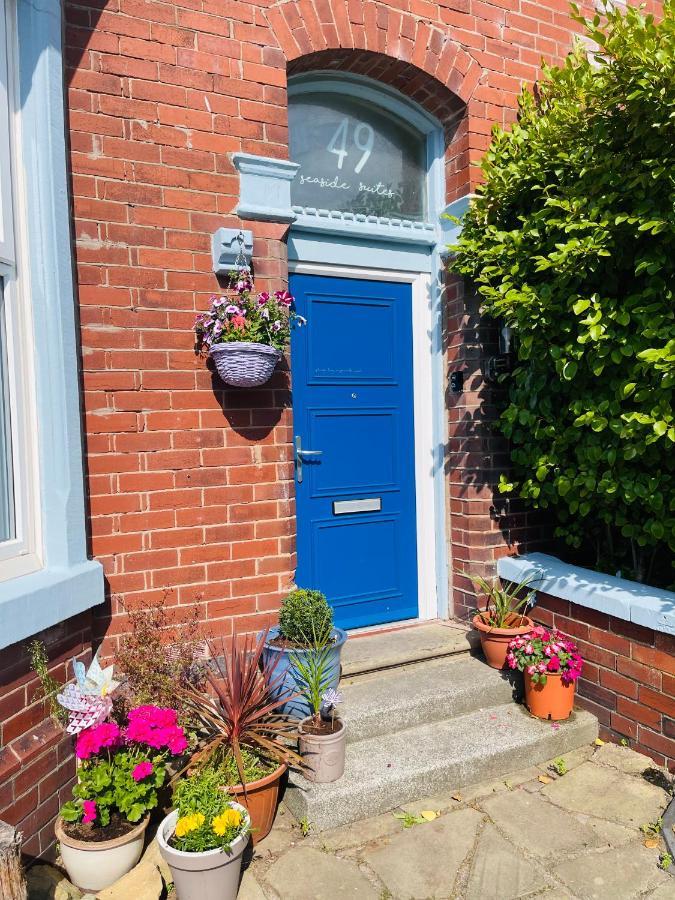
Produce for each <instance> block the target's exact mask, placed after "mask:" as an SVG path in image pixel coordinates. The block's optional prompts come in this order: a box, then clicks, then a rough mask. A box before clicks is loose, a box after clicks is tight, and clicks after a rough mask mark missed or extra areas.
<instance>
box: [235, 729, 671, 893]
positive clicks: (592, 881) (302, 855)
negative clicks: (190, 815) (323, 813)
mask: <svg viewBox="0 0 675 900" xmlns="http://www.w3.org/2000/svg"><path fill="white" fill-rule="evenodd" d="M564 760H565V765H566V768H567V772H566V773H565V774H564V775H559V774H557V773H556V772H555V770H554V768H553V767H552V766H549V765H546V764H544V765H542V766H538V767H535V768H531V769H527V770H526V771H523V772H519V773H515V774H513V775H511V776H507V777H506V778H504V779H500V780H499V781H495V782H490V783H485V784H481V785H477V786H475V787H472V788H468V789H464V790H462V791H461V792H460V793H454V794H453V793H452V792H448V793H446V794H442V795H439V796H436V797H431V798H425V799H420V801H418V802H416V803H413V804H409V805H408V806H406V807H404V808H403V810H399V811H398V812H399V813H401V812H409V813H410V814H411V816H416V817H417V818H418V819H421V821H420V823H419V824H414V825H412V826H411V827H409V828H404V827H403V820H402V819H400V818H396V817H395V816H394V815H393V814H387V815H383V816H377V817H375V818H372V819H366V820H365V821H362V822H358V823H355V824H354V825H346V826H343V827H342V828H337V829H334V830H333V831H326V832H322V833H320V834H316V835H314V834H312V833H311V830H310V833H309V834H308V835H307V836H304V837H303V835H302V834H301V832H300V829H299V828H298V827H297V825H294V824H293V820H292V819H291V817H290V816H289V815H288V813H286V812H285V811H284V810H283V808H282V810H281V811H280V814H279V816H278V818H277V822H276V824H275V827H274V829H273V831H272V833H271V834H270V835H269V837H268V838H266V839H265V840H264V841H261V842H260V844H259V845H258V847H257V849H256V852H255V855H254V857H253V859H252V861H251V863H250V865H249V867H248V869H247V871H246V873H245V875H244V880H243V883H242V887H241V891H240V893H239V900H340V898H347V897H354V898H359V900H371V898H372V900H409V898H420V900H446V898H451V900H515V898H520V897H523V898H547V900H632V898H638V897H645V898H646V897H648V898H652V900H675V875H671V874H667V873H666V872H664V871H662V870H661V869H660V868H659V858H660V854H661V853H662V852H663V850H664V847H665V845H664V844H663V842H662V840H660V839H658V838H656V839H654V838H652V839H651V840H650V839H649V837H648V836H646V835H645V833H644V832H643V831H642V830H641V826H646V825H648V824H650V823H653V822H656V821H657V820H658V819H659V817H660V816H661V815H662V814H663V811H664V810H665V807H666V806H667V804H668V801H669V797H670V794H669V779H668V778H667V777H666V776H665V775H664V773H663V772H661V771H660V770H658V769H655V768H654V767H653V764H652V763H651V760H649V759H647V758H646V757H644V756H640V755H639V754H637V753H633V752H632V751H631V750H628V749H626V748H623V747H616V746H614V745H611V744H604V745H602V746H593V747H587V748H582V749H581V750H578V751H574V752H573V753H569V754H567V755H566V756H565V757H564ZM423 811H424V812H426V811H432V812H435V813H438V814H439V815H438V816H437V817H436V818H434V819H433V820H430V821H426V820H423V819H422V818H421V817H420V815H419V814H420V813H421V812H423ZM428 818H430V817H428ZM310 824H311V823H310ZM645 841H646V842H647V844H648V846H645ZM672 868H673V870H675V862H673V866H672Z"/></svg>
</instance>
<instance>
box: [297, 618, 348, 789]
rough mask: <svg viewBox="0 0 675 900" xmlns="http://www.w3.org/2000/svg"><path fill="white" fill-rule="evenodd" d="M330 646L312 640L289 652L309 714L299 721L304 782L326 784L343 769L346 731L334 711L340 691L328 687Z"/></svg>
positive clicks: (337, 776)
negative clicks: (306, 646)
mask: <svg viewBox="0 0 675 900" xmlns="http://www.w3.org/2000/svg"><path fill="white" fill-rule="evenodd" d="M331 650H332V648H331V646H330V644H327V643H326V639H325V635H324V638H323V639H322V640H318V639H317V638H314V639H313V644H312V646H311V647H310V649H309V650H307V651H304V652H303V653H302V654H293V655H292V657H291V659H292V665H293V669H294V671H295V677H296V679H297V684H298V686H299V688H300V691H301V692H302V695H303V697H304V698H305V700H306V701H307V703H308V704H309V708H310V710H311V714H310V715H309V716H307V717H306V718H305V719H303V720H302V722H301V723H300V736H299V738H298V748H299V750H300V756H301V757H302V762H303V766H304V768H303V773H302V774H303V775H304V776H305V778H307V779H308V781H314V782H318V783H319V784H327V783H328V782H330V781H337V779H338V778H341V777H342V775H343V773H344V770H345V750H346V744H347V730H346V728H345V724H344V722H343V721H342V720H341V719H339V718H338V717H336V715H335V710H336V707H337V705H338V704H339V703H341V702H342V694H340V693H339V692H338V691H336V690H335V689H334V688H332V687H330V684H329V683H330V681H331V677H330V676H331Z"/></svg>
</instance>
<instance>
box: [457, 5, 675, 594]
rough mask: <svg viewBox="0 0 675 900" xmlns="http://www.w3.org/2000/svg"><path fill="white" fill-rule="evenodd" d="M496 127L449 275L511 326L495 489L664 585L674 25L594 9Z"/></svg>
mask: <svg viewBox="0 0 675 900" xmlns="http://www.w3.org/2000/svg"><path fill="white" fill-rule="evenodd" d="M572 9H573V17H574V18H575V19H576V20H577V21H579V22H582V23H583V24H584V28H585V30H586V35H587V38H589V39H590V41H592V42H595V45H597V46H598V47H599V50H598V51H597V52H590V51H589V50H588V42H587V43H586V44H583V43H581V42H579V44H578V46H577V47H576V49H575V51H574V52H573V53H572V54H571V55H570V57H569V58H568V60H567V61H566V64H565V65H564V66H563V67H561V68H553V69H549V68H546V69H545V70H544V72H543V76H542V80H541V82H540V83H539V84H538V85H537V89H536V91H535V92H534V95H533V94H532V93H530V92H528V91H524V92H523V94H522V96H521V98H520V107H519V118H518V122H517V124H515V125H514V126H513V127H512V128H511V129H510V130H509V131H503V130H501V129H500V128H495V130H494V132H493V138H492V143H491V145H490V148H489V150H488V153H487V155H486V157H485V159H484V162H483V165H482V168H483V173H484V185H483V187H482V188H481V189H479V193H478V197H477V198H476V200H475V201H474V202H473V204H472V206H471V208H470V210H469V212H468V213H467V215H466V216H465V218H464V228H463V232H462V235H461V238H460V240H459V243H458V245H457V246H455V247H454V248H453V249H454V251H455V256H454V257H453V259H452V261H451V263H450V266H451V269H452V270H454V271H455V272H458V273H461V274H462V275H464V276H466V277H467V278H468V279H469V281H470V282H471V283H472V284H473V286H474V287H475V289H476V290H477V292H478V294H479V296H480V298H481V302H482V308H483V311H484V312H485V313H486V314H487V315H488V316H492V317H494V318H496V319H499V320H501V321H506V322H507V323H508V324H510V325H512V326H513V327H514V328H515V333H516V336H517V337H516V346H517V360H516V368H515V371H514V372H513V374H512V375H510V376H508V377H507V379H506V383H505V387H506V388H507V394H508V398H507V401H506V403H505V405H504V408H503V410H502V413H501V418H500V428H501V431H502V432H503V433H504V434H505V435H506V436H507V437H508V438H509V441H510V447H511V461H512V468H511V471H510V472H509V473H508V474H504V475H502V477H501V482H500V485H499V490H500V491H501V492H502V493H505V494H512V495H514V496H519V497H522V498H524V500H525V501H526V502H527V503H529V504H531V505H532V506H535V507H548V508H550V509H552V510H554V511H555V519H556V522H557V524H558V530H557V534H558V536H560V537H563V538H564V539H565V540H566V541H567V543H568V544H570V545H572V546H573V547H576V548H583V550H584V552H587V553H588V552H589V551H591V552H592V554H593V561H594V563H595V564H596V565H598V566H599V567H601V568H605V569H606V570H607V571H612V572H613V571H615V570H616V569H617V568H620V569H621V570H622V573H623V574H624V575H626V576H627V577H634V578H638V579H639V580H652V581H660V582H661V583H665V584H669V583H671V582H672V578H673V572H672V568H671V566H672V565H673V551H674V550H675V421H674V418H673V386H674V385H675V319H674V310H673V283H674V278H673V276H674V274H675V216H674V207H675V27H674V16H673V12H674V9H675V3H674V0H666V2H665V4H664V11H663V19H662V20H661V21H660V22H656V21H654V19H653V18H652V17H651V16H645V15H644V14H642V13H640V12H638V11H636V10H635V9H631V8H628V9H627V10H626V11H625V12H623V13H621V12H619V11H614V10H612V8H611V7H610V6H607V7H606V8H605V10H604V12H603V15H602V16H600V15H596V17H595V18H594V19H593V20H592V21H587V20H584V19H583V18H581V17H580V16H579V14H578V10H577V9H576V8H575V7H572Z"/></svg>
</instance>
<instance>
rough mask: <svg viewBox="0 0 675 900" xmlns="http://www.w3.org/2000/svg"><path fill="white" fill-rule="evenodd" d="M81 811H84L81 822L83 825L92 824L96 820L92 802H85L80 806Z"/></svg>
mask: <svg viewBox="0 0 675 900" xmlns="http://www.w3.org/2000/svg"><path fill="white" fill-rule="evenodd" d="M82 809H83V810H84V815H83V816H82V821H83V822H84V823H85V824H87V823H89V822H93V821H94V820H95V819H96V804H95V803H94V801H93V800H85V801H84V802H83V804H82Z"/></svg>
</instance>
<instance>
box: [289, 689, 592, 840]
mask: <svg viewBox="0 0 675 900" xmlns="http://www.w3.org/2000/svg"><path fill="white" fill-rule="evenodd" d="M597 733H598V723H597V720H596V719H595V717H594V716H592V715H591V714H590V713H587V712H584V711H583V710H577V711H575V712H574V713H573V714H572V717H571V718H570V719H569V720H568V721H567V722H563V723H560V725H559V727H557V728H556V727H553V725H552V723H551V722H544V721H541V720H539V719H534V718H533V717H531V716H530V715H529V713H528V712H527V711H526V710H525V709H524V708H523V707H522V706H519V705H517V704H515V703H510V704H508V705H500V706H493V707H488V708H485V709H478V710H474V711H473V712H471V713H468V714H466V715H462V716H457V717H455V718H451V719H445V720H443V721H440V722H434V723H432V724H425V725H418V726H417V727H415V728H408V729H406V730H404V731H399V732H397V733H396V734H384V735H378V736H376V737H371V738H368V739H366V740H363V741H357V742H356V743H352V744H349V745H348V747H347V759H346V766H345V774H344V775H343V777H342V778H341V779H340V780H339V781H335V782H333V783H332V784H311V783H309V782H308V781H306V780H305V779H304V778H303V777H302V776H301V775H299V774H297V773H296V772H292V773H291V775H290V778H289V783H288V786H287V788H286V792H285V795H284V803H285V804H286V806H287V807H288V809H289V810H290V811H291V813H292V814H293V815H294V816H295V817H296V818H297V819H303V818H304V819H306V820H307V821H308V822H310V823H311V824H312V827H313V828H314V829H315V830H316V831H323V830H325V829H327V828H335V827H337V826H338V825H346V824H348V823H350V822H356V821H359V820H360V819H364V818H367V817H369V816H375V815H379V814H381V813H384V812H388V811H390V810H393V809H396V808H397V807H398V806H400V805H401V804H404V803H410V802H412V801H414V800H418V799H421V798H424V797H428V796H431V795H433V794H435V793H437V792H439V791H441V790H447V789H448V788H460V787H463V786H465V785H468V784H473V783H475V782H478V781H482V780H483V779H487V778H496V777H498V776H500V775H503V774H506V773H509V772H513V771H514V770H516V769H519V768H526V767H528V766H531V765H534V764H538V763H541V762H544V761H545V760H548V759H551V758H553V757H555V756H559V755H561V754H563V753H567V752H569V751H570V750H574V749H576V748H577V747H581V746H582V745H584V744H588V743H590V742H591V741H593V740H594V739H595V738H596V737H597Z"/></svg>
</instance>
